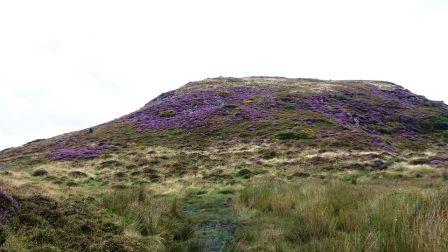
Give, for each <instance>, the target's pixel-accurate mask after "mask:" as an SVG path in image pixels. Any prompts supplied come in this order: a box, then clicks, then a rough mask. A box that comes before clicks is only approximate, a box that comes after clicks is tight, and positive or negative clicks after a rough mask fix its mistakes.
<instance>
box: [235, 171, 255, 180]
mask: <svg viewBox="0 0 448 252" xmlns="http://www.w3.org/2000/svg"><path fill="white" fill-rule="evenodd" d="M236 175H237V176H238V177H242V178H245V179H249V178H251V177H252V176H254V173H253V172H252V171H251V170H249V169H241V170H239V171H238V172H237V174H236Z"/></svg>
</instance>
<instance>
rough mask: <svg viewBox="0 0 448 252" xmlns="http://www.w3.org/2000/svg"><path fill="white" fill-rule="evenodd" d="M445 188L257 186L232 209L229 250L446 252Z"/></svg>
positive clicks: (334, 184)
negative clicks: (241, 224) (233, 233)
mask: <svg viewBox="0 0 448 252" xmlns="http://www.w3.org/2000/svg"><path fill="white" fill-rule="evenodd" d="M447 192H448V187H447V186H440V187H436V188H434V187H431V188H423V187H419V186H415V185H406V184H398V185H397V184H388V185H386V184H364V185H352V184H348V183H341V182H339V181H327V182H322V181H313V180H305V181H299V182H296V183H288V184H285V183H282V182H279V181H275V182H261V183H259V184H255V185H250V186H248V187H246V188H245V189H244V190H243V191H242V192H241V194H240V195H239V197H238V200H237V202H236V204H235V205H234V209H235V211H237V212H238V213H239V214H240V215H242V216H246V218H247V219H248V220H249V221H248V223H249V224H248V225H247V227H246V228H245V229H243V230H241V231H240V236H241V239H240V240H239V242H238V243H237V244H236V245H235V247H236V248H240V249H241V250H253V251H259V250H266V251H291V250H292V251H447V249H448V236H447V235H446V233H447V231H448V194H447Z"/></svg>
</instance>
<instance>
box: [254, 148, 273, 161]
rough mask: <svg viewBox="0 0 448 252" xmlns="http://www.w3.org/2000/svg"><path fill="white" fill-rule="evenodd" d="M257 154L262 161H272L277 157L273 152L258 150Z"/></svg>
mask: <svg viewBox="0 0 448 252" xmlns="http://www.w3.org/2000/svg"><path fill="white" fill-rule="evenodd" d="M258 153H259V154H260V155H261V158H263V159H272V158H275V157H276V156H277V152H276V151H275V150H269V149H262V150H259V151H258Z"/></svg>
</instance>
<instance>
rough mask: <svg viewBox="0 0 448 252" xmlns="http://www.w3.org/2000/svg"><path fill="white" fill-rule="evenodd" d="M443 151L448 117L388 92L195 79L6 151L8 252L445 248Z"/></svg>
mask: <svg viewBox="0 0 448 252" xmlns="http://www.w3.org/2000/svg"><path fill="white" fill-rule="evenodd" d="M447 147H448V106H447V105H446V104H444V103H443V102H435V101H430V100H428V99H426V98H425V97H423V96H419V95H416V94H413V93H412V92H410V91H409V90H406V89H405V88H403V87H401V86H398V85H396V84H393V83H390V82H384V81H363V80H359V81H332V80H316V79H288V78H280V77H247V78H223V77H220V78H211V79H205V80H202V81H197V82H190V83H188V84H186V85H184V86H183V87H181V88H179V89H177V90H173V91H170V92H167V93H164V94H161V95H160V96H159V97H157V98H156V99H154V100H152V101H150V102H149V103H147V104H146V105H144V106H143V107H142V108H141V109H139V110H138V111H135V112H133V113H131V114H128V115H126V116H123V117H120V118H117V119H115V120H113V121H111V122H107V123H104V124H101V125H98V126H94V127H91V128H88V129H84V130H81V131H77V132H72V133H68V134H64V135H60V136H56V137H54V138H50V139H39V140H35V141H33V142H30V143H27V144H25V145H23V146H21V147H17V148H10V149H6V150H3V151H1V152H0V172H1V174H2V175H1V176H2V177H1V180H0V187H1V188H2V190H0V203H2V204H1V205H0V221H1V223H3V225H1V226H3V228H1V230H3V231H1V235H0V244H2V245H1V247H0V248H2V249H4V250H6V251H8V250H11V249H12V250H20V248H21V249H31V248H39V249H49V250H50V251H53V250H54V251H59V250H64V251H66V250H69V251H70V250H72V251H80V250H85V251H154V250H162V251H163V250H171V251H188V250H190V251H195V250H205V251H220V250H225V249H234V250H243V251H246V250H260V249H263V250H268V251H278V250H286V251H287V250H335V249H336V250H338V249H340V250H349V251H350V250H357V251H359V250H366V249H367V248H372V250H375V251H376V250H392V251H394V250H396V251H399V250H407V251H422V250H427V251H431V250H444V248H447V246H448V241H447V240H446V237H445V238H443V237H444V232H446V231H448V220H447V218H446V216H448V215H444V214H445V213H447V212H448V204H447V202H448V201H447V200H446V196H443V195H444V194H445V190H446V188H445V184H446V180H447V179H448V172H447V168H448V148H447ZM397 195H398V196H397ZM403 197H405V198H403ZM406 197H407V198H406ZM437 207H439V208H437ZM436 208H437V209H436ZM445 211H446V212H445ZM434 213H437V214H440V216H439V215H437V216H436V215H434ZM431 214H432V215H431ZM355 215H356V216H355ZM394 218H395V219H396V218H399V219H400V225H401V226H399V228H400V230H396V229H397V228H398V227H397V226H394V225H392V224H391V222H390V221H391V220H393V219H394ZM433 222H437V223H438V224H437V228H438V229H437V230H434V231H433V232H432V233H424V232H420V231H421V230H424V229H425V228H428V225H429V226H431V227H434V225H436V224H434V223H433ZM431 223H433V224H431ZM391 225H392V226H391ZM1 226H0V227H1ZM238 230H243V231H241V232H238ZM398 232H402V233H400V234H403V235H398ZM435 240H437V242H435ZM344 246H345V247H344ZM51 249H53V250H51ZM367 250H368V249H367Z"/></svg>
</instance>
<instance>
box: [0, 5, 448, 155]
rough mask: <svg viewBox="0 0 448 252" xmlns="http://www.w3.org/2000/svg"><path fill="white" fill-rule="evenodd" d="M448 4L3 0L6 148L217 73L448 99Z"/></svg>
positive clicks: (2, 136) (0, 105) (2, 130)
mask: <svg viewBox="0 0 448 252" xmlns="http://www.w3.org/2000/svg"><path fill="white" fill-rule="evenodd" d="M447 60H448V0H427V1H424V0H403V1H401V0H376V1H361V0H356V1H347V0H342V1H334V0H329V1H322V0H309V1H298V0H295V1H283V0H272V1H263V0H256V1H250V0H222V1H217V0H204V1H197V0H188V1H185V0H178V1H174V0H163V1H162V0H160V1H150V0H147V1H132V0H126V1H124V0H123V1H112V0H105V1H98V0H89V1H82V0H76V1H66V0H55V1H47V0H39V1H36V0H30V1H21V0H14V1H9V0H0V149H3V148H6V147H10V146H17V145H21V144H23V143H25V142H28V141H31V140H34V139H37V138H47V137H51V136H54V135H58V134H61V133H65V132H70V131H73V130H79V129H83V128H86V127H89V126H93V125H96V124H99V123H103V122H106V121H109V120H112V119H114V118H116V117H119V116H121V115H124V114H127V113H130V112H132V111H134V110H136V109H138V108H140V107H141V106H143V105H144V104H145V103H146V102H148V101H149V100H150V99H152V98H154V97H155V96H157V95H158V94H160V93H161V92H164V91H168V90H171V89H175V88H177V87H179V86H181V85H183V84H185V83H187V82H189V81H194V80H200V79H204V78H207V77H217V76H233V77H243V76H251V75H268V76H284V77H303V78H320V79H376V80H388V81H392V82H395V83H397V84H400V85H403V86H405V87H406V88H408V89H410V90H411V91H413V92H416V93H418V94H422V95H425V96H427V97H428V98H431V99H435V100H444V101H445V102H447V101H448V77H447V76H448V67H447V66H448V62H447Z"/></svg>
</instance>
